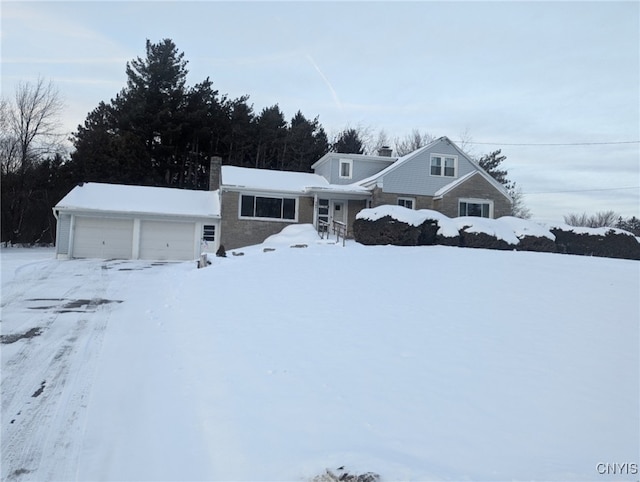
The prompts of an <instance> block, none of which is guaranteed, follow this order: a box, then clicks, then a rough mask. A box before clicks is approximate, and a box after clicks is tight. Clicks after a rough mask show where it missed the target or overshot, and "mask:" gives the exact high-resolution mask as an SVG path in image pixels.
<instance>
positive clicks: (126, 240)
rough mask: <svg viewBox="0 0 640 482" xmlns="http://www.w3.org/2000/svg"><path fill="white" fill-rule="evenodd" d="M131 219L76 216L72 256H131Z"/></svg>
mask: <svg viewBox="0 0 640 482" xmlns="http://www.w3.org/2000/svg"><path fill="white" fill-rule="evenodd" d="M132 243H133V220H130V219H109V218H90V217H76V219H75V230H74V241H73V257H75V258H102V259H110V258H118V259H129V258H131V252H132Z"/></svg>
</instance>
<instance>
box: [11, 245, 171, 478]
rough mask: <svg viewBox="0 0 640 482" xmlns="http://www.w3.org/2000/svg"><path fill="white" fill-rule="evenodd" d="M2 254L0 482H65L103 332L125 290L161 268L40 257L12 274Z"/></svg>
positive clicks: (73, 466)
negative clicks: (8, 481)
mask: <svg viewBox="0 0 640 482" xmlns="http://www.w3.org/2000/svg"><path fill="white" fill-rule="evenodd" d="M10 254H11V253H9V255H7V257H6V258H5V256H3V264H5V266H4V267H3V272H4V275H5V276H4V279H3V292H2V339H1V341H2V415H3V417H2V479H3V480H18V479H21V478H23V477H24V478H25V479H31V480H33V479H38V480H72V479H75V478H76V471H77V467H78V458H79V453H80V450H81V446H82V441H83V438H84V434H83V431H84V426H85V419H86V416H87V409H88V405H89V397H90V390H91V387H92V383H93V381H94V374H95V371H96V365H97V362H98V360H99V358H100V351H101V346H102V341H103V338H104V334H105V330H106V327H107V325H108V324H109V321H110V319H111V318H112V317H113V316H116V317H117V316H122V314H123V313H124V312H123V311H122V310H121V309H120V308H121V306H120V305H121V303H122V298H123V294H126V293H127V292H128V291H129V290H130V286H131V284H132V283H133V284H135V283H139V282H141V280H143V279H144V278H145V276H149V275H150V274H151V272H153V275H155V274H156V273H157V272H161V271H162V270H163V268H166V266H165V265H162V264H160V265H155V266H154V265H153V264H151V263H147V262H122V261H100V260H73V261H56V260H53V259H47V260H41V261H34V262H31V263H28V264H26V265H24V266H17V267H16V269H15V271H13V272H12V270H11V268H13V266H11V261H12V260H11V258H10ZM50 254H51V253H50ZM3 255H4V253H3ZM43 457H46V461H44V460H42V458H43Z"/></svg>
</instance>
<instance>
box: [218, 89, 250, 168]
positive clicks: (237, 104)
mask: <svg viewBox="0 0 640 482" xmlns="http://www.w3.org/2000/svg"><path fill="white" fill-rule="evenodd" d="M247 100H248V97H247V96H244V97H240V98H238V99H235V100H233V101H231V102H229V103H228V104H227V105H226V110H227V119H228V121H227V127H228V128H227V130H226V132H227V137H226V138H225V145H226V147H227V148H226V155H223V156H222V157H223V160H224V161H226V162H225V163H227V164H231V165H234V166H241V167H254V163H255V161H254V154H255V145H254V144H255V142H254V141H255V138H256V123H255V115H254V113H253V107H252V106H250V105H248V104H247Z"/></svg>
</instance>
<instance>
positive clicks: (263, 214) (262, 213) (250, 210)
mask: <svg viewBox="0 0 640 482" xmlns="http://www.w3.org/2000/svg"><path fill="white" fill-rule="evenodd" d="M240 217H241V218H269V219H290V220H295V219H296V200H295V199H293V198H280V197H263V196H246V195H243V196H242V197H241V199H240Z"/></svg>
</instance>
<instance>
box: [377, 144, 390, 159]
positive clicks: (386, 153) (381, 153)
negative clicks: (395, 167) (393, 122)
mask: <svg viewBox="0 0 640 482" xmlns="http://www.w3.org/2000/svg"><path fill="white" fill-rule="evenodd" d="M392 153H393V149H391V148H390V147H389V146H382V147H381V148H380V149H378V155H379V156H382V157H391V154H392Z"/></svg>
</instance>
